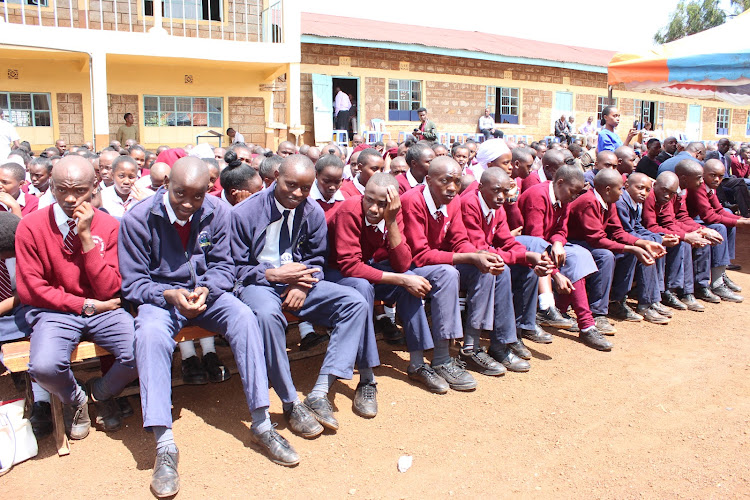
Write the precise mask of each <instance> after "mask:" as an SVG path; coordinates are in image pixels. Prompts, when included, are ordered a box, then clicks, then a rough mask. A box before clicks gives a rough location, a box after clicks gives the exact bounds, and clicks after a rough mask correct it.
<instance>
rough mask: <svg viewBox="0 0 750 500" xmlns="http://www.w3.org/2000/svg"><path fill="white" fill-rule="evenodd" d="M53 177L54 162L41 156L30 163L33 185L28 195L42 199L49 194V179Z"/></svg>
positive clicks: (30, 175)
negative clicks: (45, 194)
mask: <svg viewBox="0 0 750 500" xmlns="http://www.w3.org/2000/svg"><path fill="white" fill-rule="evenodd" d="M51 175H52V161H51V160H50V159H48V158H45V157H43V156H40V157H39V158H34V159H33V160H31V163H29V177H30V178H31V184H30V185H29V188H28V193H29V194H31V195H34V196H36V197H37V198H39V197H41V196H42V195H43V194H44V193H46V192H47V189H48V188H49V179H50V176H51Z"/></svg>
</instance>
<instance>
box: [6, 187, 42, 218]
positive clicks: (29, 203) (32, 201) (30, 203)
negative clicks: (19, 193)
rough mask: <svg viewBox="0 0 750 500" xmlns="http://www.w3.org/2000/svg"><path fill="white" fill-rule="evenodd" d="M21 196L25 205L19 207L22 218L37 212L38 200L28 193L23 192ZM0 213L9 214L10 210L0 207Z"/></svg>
mask: <svg viewBox="0 0 750 500" xmlns="http://www.w3.org/2000/svg"><path fill="white" fill-rule="evenodd" d="M23 196H24V201H25V202H26V205H24V206H22V207H21V215H22V216H23V217H26V216H27V215H29V214H30V213H32V212H36V211H37V209H38V208H39V198H37V197H36V196H34V195H32V194H29V193H28V192H24V195H23ZM0 212H10V210H6V209H5V207H3V206H2V205H0Z"/></svg>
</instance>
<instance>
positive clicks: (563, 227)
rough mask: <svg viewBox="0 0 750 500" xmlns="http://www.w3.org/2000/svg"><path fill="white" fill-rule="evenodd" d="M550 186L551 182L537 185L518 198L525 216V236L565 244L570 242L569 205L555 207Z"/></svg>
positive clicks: (519, 207)
mask: <svg viewBox="0 0 750 500" xmlns="http://www.w3.org/2000/svg"><path fill="white" fill-rule="evenodd" d="M527 179H528V177H527ZM549 184H550V181H546V182H542V183H541V184H537V185H536V186H534V187H532V188H530V189H528V190H526V191H524V192H523V193H521V196H519V197H518V202H517V203H516V204H517V205H518V209H519V212H520V213H521V214H522V215H523V234H526V235H528V236H537V237H539V238H542V239H544V240H547V241H548V242H550V243H555V242H557V241H559V242H560V243H562V244H565V243H567V241H568V213H569V204H568V203H564V204H558V205H557V206H553V205H552V200H551V199H550V197H549Z"/></svg>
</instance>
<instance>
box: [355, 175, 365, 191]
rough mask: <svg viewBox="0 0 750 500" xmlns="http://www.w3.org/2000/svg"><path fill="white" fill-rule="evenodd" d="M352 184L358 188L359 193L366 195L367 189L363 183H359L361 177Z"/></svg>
mask: <svg viewBox="0 0 750 500" xmlns="http://www.w3.org/2000/svg"><path fill="white" fill-rule="evenodd" d="M352 182H353V183H354V187H355V188H357V191H359V193H360V194H365V187H364V186H363V185H362V183H360V182H359V175H358V176H357V177H356V178H355V179H354V180H353V181H352Z"/></svg>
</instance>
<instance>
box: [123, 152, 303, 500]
mask: <svg viewBox="0 0 750 500" xmlns="http://www.w3.org/2000/svg"><path fill="white" fill-rule="evenodd" d="M207 188H208V169H207V167H206V165H205V163H204V162H203V161H202V160H200V159H199V158H194V157H187V158H181V159H179V160H177V161H176V162H175V163H174V165H173V166H172V173H171V176H170V179H169V183H168V185H167V186H166V188H161V189H160V190H159V191H158V192H157V193H156V195H155V196H153V197H151V198H149V199H148V200H146V201H144V202H143V203H139V204H138V205H137V206H136V207H135V208H134V209H133V211H131V213H129V214H128V215H127V216H126V217H124V218H123V221H122V227H121V230H120V245H119V254H120V259H121V262H122V270H123V283H122V290H123V295H124V297H125V298H126V299H127V300H128V301H130V302H132V303H133V304H134V305H136V306H137V307H138V316H137V317H136V320H135V325H136V326H135V354H136V359H137V361H138V374H139V378H140V386H141V404H142V407H143V426H144V428H146V429H150V430H151V431H152V432H153V434H154V437H155V438H156V462H155V464H154V471H153V475H152V477H151V488H152V490H153V492H154V493H155V494H156V496H158V497H166V496H171V495H174V494H176V493H177V491H178V490H179V487H180V483H179V475H178V473H177V465H178V462H179V451H178V449H177V446H176V445H175V442H174V437H173V434H172V413H171V409H170V407H171V392H172V387H171V366H172V353H173V352H174V349H175V342H174V340H173V337H174V336H175V335H176V334H177V332H179V331H180V329H182V328H183V327H185V326H188V325H196V326H200V327H202V328H205V329H207V330H209V331H212V332H215V333H219V334H221V335H223V336H224V337H225V338H226V339H227V341H228V342H229V345H230V347H231V348H232V352H233V353H234V357H235V359H236V361H237V368H238V370H239V372H240V378H241V379H242V385H243V388H244V391H245V398H246V400H247V404H248V408H249V409H250V412H251V416H252V427H251V431H252V432H251V436H252V439H253V441H255V442H256V443H258V444H259V445H260V446H261V447H262V448H263V449H264V450H265V451H266V453H267V454H268V455H269V457H270V459H271V460H272V461H273V462H275V463H278V464H281V465H295V464H297V463H299V456H298V455H297V453H296V452H295V451H294V449H293V448H292V447H291V445H290V444H289V443H288V442H287V441H286V440H285V439H284V438H283V437H281V436H280V435H279V434H278V433H277V432H276V430H275V429H274V427H273V425H272V424H271V420H270V416H269V414H268V389H267V388H268V379H267V377H266V371H265V364H264V362H263V344H262V342H261V337H260V331H259V329H258V322H257V321H256V319H255V316H254V315H253V313H252V312H251V311H250V310H249V309H247V308H246V307H245V306H244V305H243V304H242V303H241V302H240V301H239V300H237V298H235V297H234V296H233V295H232V293H231V290H232V286H233V281H234V279H233V278H234V274H233V269H234V268H233V265H232V259H231V243H230V234H229V227H230V210H229V207H228V206H227V205H226V204H224V203H222V202H221V201H219V200H218V199H216V198H215V197H206V191H207Z"/></svg>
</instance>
